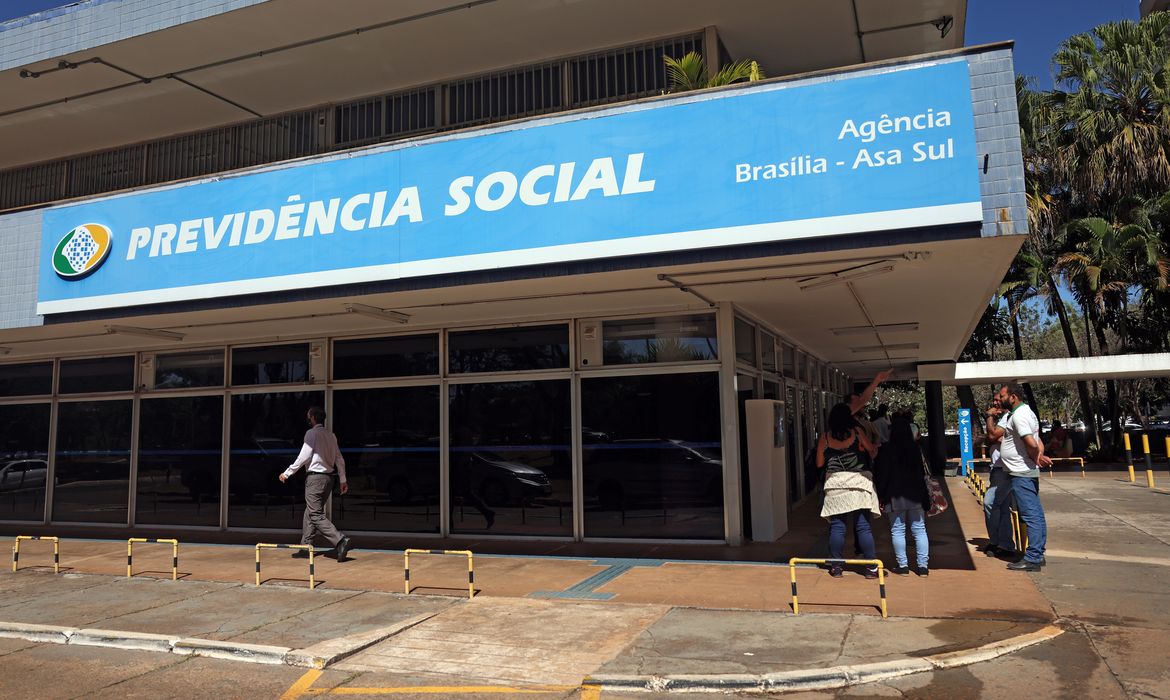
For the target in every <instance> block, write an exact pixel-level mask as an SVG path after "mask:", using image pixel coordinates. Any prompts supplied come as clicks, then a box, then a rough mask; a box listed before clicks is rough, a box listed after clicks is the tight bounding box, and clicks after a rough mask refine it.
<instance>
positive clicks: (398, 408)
mask: <svg viewBox="0 0 1170 700" xmlns="http://www.w3.org/2000/svg"><path fill="white" fill-rule="evenodd" d="M436 359H437V356H436ZM333 425H334V430H335V432H336V433H337V441H338V444H339V445H340V447H341V450H342V454H343V455H344V456H345V471H346V480H347V481H348V483H349V493H347V494H346V495H344V496H340V497H339V496H334V497H333V522H334V523H336V524H337V527H339V528H341V529H342V530H343V531H344V530H381V531H393V532H438V531H439V387H437V386H413V387H398V388H392V389H355V390H348V391H336V392H334V394H333Z"/></svg>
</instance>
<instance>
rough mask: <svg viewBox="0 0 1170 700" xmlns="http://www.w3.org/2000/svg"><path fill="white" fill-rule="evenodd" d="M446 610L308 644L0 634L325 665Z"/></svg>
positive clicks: (1, 630)
mask: <svg viewBox="0 0 1170 700" xmlns="http://www.w3.org/2000/svg"><path fill="white" fill-rule="evenodd" d="M440 612H442V611H441V610H439V611H435V612H429V613H422V614H420V615H415V616H414V617H410V618H407V619H405V620H402V621H400V622H396V623H394V624H393V625H387V626H386V627H379V628H377V629H373V630H369V631H367V632H359V633H357V634H351V635H349V636H346V637H338V638H336V639H327V640H325V641H323V642H319V643H317V644H314V645H313V646H311V647H307V648H305V649H290V648H289V647H281V646H268V645H264V644H244V643H241V642H229V641H220V640H217V639H200V638H197V637H174V636H168V635H165V634H148V633H146V632H126V631H119V630H104V629H77V628H75V627H59V626H56V625H35V624H29V623H24V622H0V637H3V638H9V639H23V640H25V641H28V642H37V643H41V644H77V645H79V646H95V647H109V648H112V649H126V650H136V651H157V652H163V653H170V654H180V655H183V656H206V657H209V658H213V659H225V660H228V661H244V662H248V663H255V664H269V665H288V666H298V667H301V668H313V669H318V670H321V669H324V668H326V667H327V666H329V665H331V664H335V663H337V662H338V661H341V660H342V659H345V658H348V657H350V656H353V655H354V654H356V653H358V652H360V651H362V650H364V649H368V648H369V647H371V646H373V645H375V644H377V643H378V642H381V641H383V640H385V639H388V638H390V637H393V636H394V635H396V634H398V633H399V632H402V631H403V630H406V629H410V628H411V627H414V626H415V625H418V624H420V623H422V622H425V621H426V620H429V619H430V618H432V617H434V616H435V615H438V614H439V613H440Z"/></svg>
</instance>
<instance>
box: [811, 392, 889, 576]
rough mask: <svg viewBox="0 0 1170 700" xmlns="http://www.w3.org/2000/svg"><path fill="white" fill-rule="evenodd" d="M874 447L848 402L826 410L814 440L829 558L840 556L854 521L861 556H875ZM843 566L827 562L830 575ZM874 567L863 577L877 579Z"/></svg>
mask: <svg viewBox="0 0 1170 700" xmlns="http://www.w3.org/2000/svg"><path fill="white" fill-rule="evenodd" d="M874 452H875V450H874V447H873V445H871V444H870V442H869V440H868V439H867V438H866V437H865V434H864V433H863V432H862V430H861V427H860V426H858V425H857V422H856V421H855V420H854V419H853V412H852V410H851V407H850V405H849V404H845V403H839V404H837V405H836V406H833V409H832V410H831V411H829V420H828V430H826V431H825V432H823V433H821V436H820V438H819V439H818V440H817V469H824V470H825V472H826V477H825V502H824V505H823V506H822V507H821V517H822V518H827V519H828V520H829V558H830V559H831V560H832V559H838V560H839V559H842V558H843V557H842V552H843V551H844V550H845V531H846V530H847V529H848V526H849V520H850V518H852V519H853V520H854V532H855V537H856V539H857V544H858V545H860V548H861V554H862V557H863V558H865V559H874V558H876V555H875V554H874V546H873V531H872V530H871V529H870V525H869V517H870V515H871V514H872V515H874V516H877V515H881V508H880V507H879V506H878V499H877V493H876V492H875V491H874V489H873V474H872V473H871V472H870V471H869V465H870V462H871V460H872V459H873V455H874ZM841 573H842V567H841V565H840V564H839V563H834V564H830V568H829V574H830V575H831V576H833V577H834V578H839V577H840V576H841ZM877 575H878V572H877V567H876V566H871V567H869V568H868V569H867V570H866V572H865V577H866V578H877Z"/></svg>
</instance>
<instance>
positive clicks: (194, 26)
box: [0, 0, 966, 169]
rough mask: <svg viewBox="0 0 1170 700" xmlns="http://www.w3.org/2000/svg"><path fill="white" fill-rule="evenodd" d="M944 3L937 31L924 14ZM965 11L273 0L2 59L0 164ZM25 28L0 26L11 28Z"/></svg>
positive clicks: (798, 46)
mask: <svg viewBox="0 0 1170 700" xmlns="http://www.w3.org/2000/svg"><path fill="white" fill-rule="evenodd" d="M119 5H120V3H107V4H94V5H92V6H91V5H90V4H89V3H84V2H83V3H79V4H78V5H77V6H76V7H75V8H71V9H70V11H71V12H83V11H84V12H90V13H94V14H101V13H112V14H114V15H116V14H117V13H118V11H119V10H118V7H119ZM947 16H949V17H952V18H953V25H951V26H950V27H949V28H948V31H947V33H946V36H945V37H944V36H942V32H940V30H939V29H936V28H935V27H934V26H933V25H932V24H930V22H931V21H932V20H937V19H940V18H943V17H947ZM965 16H966V0H918V1H912V0H885V1H883V2H881V3H868V2H866V3H863V2H856V1H855V0H818V2H803V3H801V2H775V0H742V1H740V2H735V3H724V2H717V1H715V0H639V1H638V2H624V1H623V0H590V1H589V2H581V1H579V0H479V1H477V2H471V3H452V2H442V1H440V0H401V1H399V2H393V3H388V2H383V1H381V0H349V1H347V2H344V3H338V2H329V3H326V2H318V1H317V0H268V1H267V2H261V3H258V4H255V5H252V6H250V7H246V8H243V9H239V10H236V11H233V12H227V13H223V14H218V15H213V16H211V17H208V18H206V19H202V20H198V21H194V22H181V21H180V22H179V23H177V24H173V25H172V26H166V27H164V28H162V29H158V30H157V31H150V32H149V33H143V34H139V35H135V36H130V37H128V38H123V39H121V40H118V41H114V42H112V43H105V44H104V45H102V44H101V43H100V42H96V43H95V45H93V46H91V47H85V48H82V49H79V50H77V51H75V52H73V53H70V54H67V55H62V56H57V55H53V56H44V57H42V58H40V59H36V60H32V61H31V62H28V63H25V64H23V65H2V66H0V67H2V68H4V70H0V128H2V129H3V130H4V134H5V140H4V144H5V147H4V149H3V153H0V169H6V168H11V167H15V166H18V165H24V164H29V163H34V162H42V161H46V160H51V159H56V158H61V157H64V156H71V155H77V154H81V153H88V152H91V151H96V150H100V149H104V148H110V147H114V146H120V145H126V144H131V143H138V142H141V141H146V140H150V139H153V138H159V137H164V136H171V135H174V134H180V133H184V132H191V131H197V130H201V129H207V128H212V127H216V126H222V125H225V124H230V123H236V122H244V121H248V120H251V119H253V118H254V116H255V115H256V114H259V115H264V116H271V115H276V114H281V113H284V112H288V111H290V110H295V109H303V108H307V107H311V106H315V105H322V104H328V103H333V102H342V101H346V100H350V99H354V98H358V97H364V96H368V95H374V94H380V93H384V92H388V91H392V90H397V89H402V88H409V87H413V86H420V85H425V84H427V83H431V82H434V81H438V80H448V79H451V78H455V77H460V76H469V75H475V74H479V73H484V72H488V71H492V70H498V69H502V68H507V67H511V66H518V65H524V64H531V63H535V62H539V61H544V60H548V59H554V58H559V57H565V56H572V55H575V54H581V53H588V52H594V51H598V50H600V49H603V48H605V47H613V46H622V45H628V44H631V43H636V42H642V41H647V40H650V39H653V38H655V37H664V36H675V35H680V34H684V33H689V32H695V31H698V30H702V29H703V28H704V27H715V28H716V29H717V31H718V33H719V37H720V39H721V41H722V42H723V44H724V45H725V46H726V48H727V50H728V51H729V52H730V54H731V55H732V56H733V57H735V58H752V59H757V60H759V61H760V63H761V64H762V66H763V68H764V70H765V71H766V73H767V74H768V75H772V76H781V75H789V74H794V73H800V72H805V71H810V70H819V69H825V68H834V67H839V66H847V65H852V64H857V63H863V62H867V61H877V60H882V59H888V58H896V57H901V56H908V55H914V54H922V53H929V52H933V51H940V50H946V49H953V48H958V47H961V46H962V45H963V36H964V27H965ZM97 19H98V18H97V17H93V18H87V22H88V21H90V20H93V21H92V22H91V23H92V24H97V23H98V22H97V21H96V20H97ZM103 19H109V18H103ZM114 19H118V20H119V21H121V18H119V17H117V16H115V18H114ZM57 21H59V20H57ZM364 27H368V28H369V29H368V30H362V28H364ZM358 30H361V31H358ZM29 31H30V26H19V27H16V26H12V27H8V28H5V27H4V26H3V25H0V36H2V37H3V41H6V42H13V43H16V42H18V41H20V40H21V39H22V37H21V34H22V33H26V34H27V33H29ZM708 53H710V51H708ZM95 57H97V58H100V59H102V61H103V62H104V63H83V62H85V61H88V60H91V59H93V58H95ZM60 60H65V61H68V62H71V63H74V64H79V63H80V64H81V65H78V66H77V67H76V69H73V70H53V69H55V68H56V67H57V65H58V62H59V61H60ZM113 66H116V67H113ZM119 69H121V71H120V70H119ZM24 70H29V71H34V72H37V71H46V70H53V72H51V73H48V74H45V75H41V76H40V77H39V78H36V79H29V78H22V77H21V72H22V71H24ZM131 74H133V75H137V76H141V77H149V78H154V79H152V80H151V81H150V82H149V83H142V82H139V81H138V80H136V79H135V78H134V77H133V75H131ZM171 76H177V77H179V78H182V80H185V81H187V83H184V82H180V80H178V79H174V78H172V77H171ZM107 89H108V90H109V91H107V92H102V93H101V94H92V95H91V94H89V93H93V92H95V91H101V90H107ZM201 90H205V91H206V92H203V91H201ZM212 93H214V94H215V95H219V96H222V97H223V98H225V99H217V98H216V97H214V96H213V95H212ZM86 95H88V96H86ZM229 101H230V102H229ZM232 103H235V105H237V106H233V104H232ZM249 111H250V112H251V113H249Z"/></svg>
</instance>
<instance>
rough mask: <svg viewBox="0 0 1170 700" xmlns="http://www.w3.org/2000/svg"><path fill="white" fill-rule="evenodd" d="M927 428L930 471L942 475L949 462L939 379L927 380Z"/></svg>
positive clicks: (927, 453)
mask: <svg viewBox="0 0 1170 700" xmlns="http://www.w3.org/2000/svg"><path fill="white" fill-rule="evenodd" d="M926 430H927V431H928V432H929V434H930V437H929V438H928V440H927V446H926V457H927V459H928V460H929V461H930V471H931V472H932V473H933V474H935V475H936V476H941V475H942V473H943V471H944V470H945V469H946V464H947V443H946V439H947V436H946V427H945V423H944V422H943V400H942V382H939V381H929V382H926Z"/></svg>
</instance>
